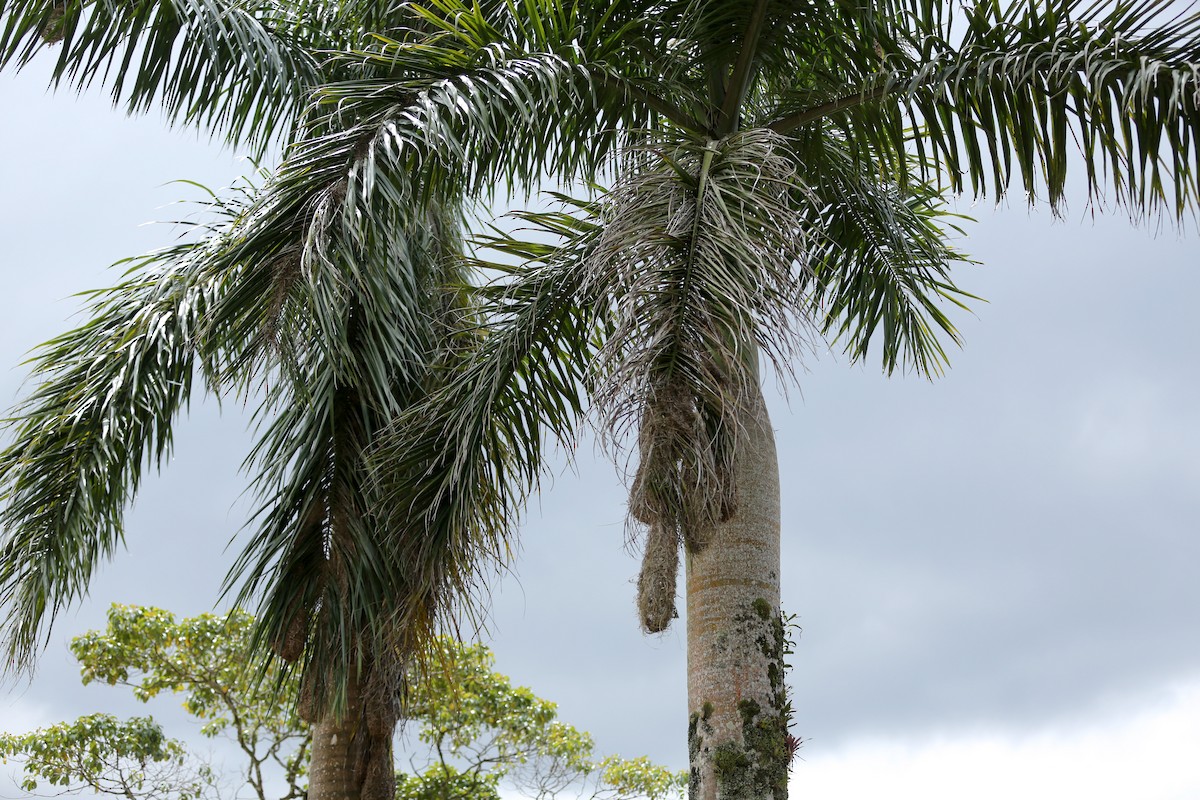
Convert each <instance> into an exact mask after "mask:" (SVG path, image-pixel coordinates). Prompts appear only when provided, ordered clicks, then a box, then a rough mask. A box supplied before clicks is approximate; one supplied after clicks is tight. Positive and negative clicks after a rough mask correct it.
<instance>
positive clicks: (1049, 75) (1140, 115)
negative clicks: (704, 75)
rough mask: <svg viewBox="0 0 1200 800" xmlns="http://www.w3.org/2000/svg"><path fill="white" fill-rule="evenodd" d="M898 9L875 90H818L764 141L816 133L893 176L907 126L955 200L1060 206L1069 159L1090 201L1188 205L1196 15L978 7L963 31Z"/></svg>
mask: <svg viewBox="0 0 1200 800" xmlns="http://www.w3.org/2000/svg"><path fill="white" fill-rule="evenodd" d="M904 10H905V11H906V13H905V14H903V15H902V16H901V17H899V19H900V20H901V22H900V23H898V24H899V25H901V26H907V27H897V26H896V25H894V26H893V29H892V32H891V33H892V38H891V39H889V40H887V41H888V43H887V45H886V48H887V49H885V47H884V46H881V47H880V50H879V54H880V55H879V58H878V60H877V65H878V66H877V69H876V70H875V72H874V73H873V74H872V75H869V76H867V77H865V79H864V80H862V82H860V83H858V84H857V85H844V86H843V88H842V89H840V90H831V87H829V86H826V87H824V94H823V97H822V101H821V102H816V100H817V98H816V97H814V96H813V95H812V93H811V91H809V90H806V89H803V88H799V89H797V90H796V91H793V92H792V93H790V94H789V95H788V96H787V97H785V98H784V100H783V101H782V102H781V104H780V106H779V109H778V115H777V118H776V120H775V121H774V122H773V123H772V127H773V128H774V129H776V130H780V131H789V130H794V129H796V128H797V127H799V126H802V125H806V124H812V123H815V122H817V121H818V120H820V119H825V118H828V119H830V120H831V121H833V122H834V124H836V125H837V126H838V127H839V128H840V129H841V132H842V134H843V135H844V136H845V137H846V139H847V141H849V142H850V143H851V144H853V145H855V146H856V147H857V148H858V149H859V151H860V152H861V153H862V154H863V155H864V156H868V155H874V156H876V157H878V158H880V159H882V160H883V161H884V162H885V164H886V165H887V166H888V168H889V169H890V170H891V172H892V174H893V175H900V174H903V173H904V172H905V171H906V169H907V167H906V166H905V165H904V163H903V162H904V160H905V159H906V158H907V155H906V148H907V146H908V144H909V135H908V130H910V129H911V128H912V127H914V126H916V127H917V128H918V129H919V130H920V132H921V134H922V135H921V136H919V137H918V138H916V139H915V140H913V142H912V143H913V144H915V146H916V147H917V148H918V155H919V156H920V157H921V158H922V160H923V161H924V162H925V163H928V164H929V165H931V166H932V167H933V168H935V169H936V170H938V171H939V172H940V173H941V175H943V176H945V177H947V178H948V179H949V181H950V183H951V188H953V189H954V190H956V191H961V190H963V189H965V188H967V187H970V188H971V189H972V190H973V191H975V192H976V193H982V192H985V191H988V192H991V193H994V194H995V195H996V196H1001V195H1003V194H1004V193H1005V192H1006V191H1007V190H1008V189H1009V186H1010V184H1011V182H1012V181H1013V179H1014V178H1016V179H1018V180H1019V181H1020V183H1021V186H1022V188H1023V189H1024V191H1025V192H1026V194H1027V195H1028V196H1029V197H1030V198H1031V199H1032V198H1033V197H1035V196H1036V195H1037V193H1038V192H1039V191H1040V190H1041V187H1042V186H1043V185H1044V186H1045V189H1046V192H1047V197H1048V199H1049V201H1050V202H1051V203H1052V204H1057V203H1059V202H1060V201H1061V200H1062V199H1063V193H1064V189H1065V181H1066V171H1067V166H1068V163H1069V161H1068V158H1067V152H1068V150H1069V149H1071V148H1076V149H1078V150H1079V152H1080V153H1081V154H1082V156H1083V162H1084V168H1085V170H1086V173H1087V178H1088V190H1089V196H1090V197H1092V198H1095V199H1102V198H1103V197H1104V196H1105V194H1106V192H1111V193H1112V197H1113V198H1114V199H1115V200H1116V201H1117V202H1119V203H1121V204H1124V205H1127V206H1128V207H1129V209H1130V210H1131V211H1132V212H1133V213H1135V214H1142V213H1151V212H1155V211H1160V210H1170V211H1171V212H1172V213H1173V214H1174V215H1176V216H1182V215H1183V214H1184V213H1185V212H1186V209H1187V208H1189V207H1190V205H1191V204H1192V203H1193V202H1194V201H1195V200H1196V199H1197V192H1198V191H1200V183H1198V182H1200V172H1197V169H1196V158H1197V153H1200V147H1198V146H1197V145H1198V144H1200V68H1198V67H1197V58H1198V57H1200V56H1198V54H1200V12H1197V11H1195V10H1193V9H1183V10H1178V11H1176V10H1174V9H1173V8H1172V7H1169V6H1167V5H1165V4H1163V3H1161V2H1157V0H1140V2H1132V3H1119V4H1116V5H1112V4H1109V3H1103V2H1091V0H1087V1H1086V2H1084V1H1083V0H1054V1H1053V2H1049V3H1045V4H1041V3H1032V4H1012V5H1010V6H1001V5H1000V4H998V3H990V2H983V3H979V4H977V5H974V6H971V7H969V8H967V9H966V10H965V11H964V13H963V15H962V18H961V19H960V18H959V17H957V16H956V15H955V14H953V13H950V12H946V11H944V10H943V7H942V4H941V3H939V2H934V0H917V1H916V2H911V3H908V4H907V7H906V8H905V9H904ZM862 47H863V48H864V49H865V47H866V45H865V44H863V45H862ZM930 177H936V176H930Z"/></svg>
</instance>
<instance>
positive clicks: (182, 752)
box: [0, 714, 220, 800]
mask: <svg viewBox="0 0 1200 800" xmlns="http://www.w3.org/2000/svg"><path fill="white" fill-rule="evenodd" d="M9 758H15V759H16V760H17V761H19V762H20V763H21V764H22V766H23V768H24V773H25V777H24V779H23V780H22V781H21V788H22V789H24V790H25V791H27V792H31V793H33V792H37V790H38V789H39V783H38V782H39V781H45V782H46V783H47V784H49V785H50V786H53V787H57V788H58V789H59V790H60V791H63V792H72V793H73V792H80V791H84V790H87V789H91V790H92V791H93V792H95V793H98V794H111V795H117V796H119V797H125V798H129V800H158V799H159V798H161V799H162V800H166V798H177V799H178V800H204V799H205V798H213V800H216V798H218V797H220V795H219V794H218V793H217V792H216V785H215V784H216V780H215V776H214V774H213V773H212V771H211V769H210V768H209V767H208V765H206V764H203V763H199V762H194V761H193V759H191V758H190V757H189V755H188V753H187V750H186V748H185V747H184V745H183V743H182V742H180V741H178V740H176V739H168V738H167V737H166V736H164V735H163V732H162V728H161V727H159V725H158V723H157V722H155V721H154V720H153V719H150V718H149V717H134V718H132V719H128V720H119V719H117V718H116V717H113V716H112V715H110V714H91V715H89V716H86V717H80V718H79V719H77V720H75V721H74V722H62V723H59V724H58V725H51V726H50V727H48V728H40V729H38V730H36V731H33V732H32V733H26V734H11V733H4V734H0V759H2V760H3V761H4V763H7V762H8V759H9Z"/></svg>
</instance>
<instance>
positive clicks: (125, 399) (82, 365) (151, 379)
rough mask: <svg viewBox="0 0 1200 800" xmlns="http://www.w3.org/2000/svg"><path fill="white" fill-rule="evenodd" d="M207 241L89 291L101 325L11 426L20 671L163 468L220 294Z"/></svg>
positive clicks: (8, 513)
mask: <svg viewBox="0 0 1200 800" xmlns="http://www.w3.org/2000/svg"><path fill="white" fill-rule="evenodd" d="M198 248H199V246H198V245H191V244H185V245H179V246H177V247H174V248H171V249H169V250H166V251H162V252H159V253H155V254H152V255H150V256H146V257H144V258H140V259H135V260H134V261H133V262H132V267H131V270H130V273H129V275H130V277H129V278H128V280H126V281H125V282H124V283H121V284H119V285H117V286H115V287H113V288H111V289H107V290H103V291H99V292H93V293H91V294H90V297H91V301H92V305H91V308H90V310H89V312H88V313H89V320H88V321H87V322H86V323H84V324H83V325H81V326H79V327H78V328H75V329H74V330H72V331H69V332H68V333H65V334H63V335H61V336H58V337H56V338H54V339H51V340H50V341H48V342H46V343H45V344H43V345H41V346H40V347H39V348H38V350H37V351H36V353H35V355H34V357H33V358H32V359H31V362H30V363H32V365H33V379H34V380H35V381H37V382H38V385H37V387H36V388H35V389H34V390H33V391H32V393H31V394H30V395H29V396H28V397H27V398H26V399H25V400H24V401H23V402H22V403H21V404H20V405H19V406H18V407H17V408H16V413H15V415H14V416H13V417H10V418H9V419H7V420H5V427H7V428H8V430H9V432H10V435H11V437H12V444H10V445H9V446H8V447H7V449H5V450H4V452H3V453H0V502H2V503H3V510H2V511H0V528H2V529H3V539H2V544H0V608H2V609H4V611H5V617H6V618H7V619H8V620H9V622H8V630H7V632H6V633H7V651H8V656H9V658H10V660H11V663H13V664H15V665H22V666H24V665H29V664H30V663H31V661H32V658H33V656H34V654H35V653H36V651H37V649H38V647H39V646H40V644H41V637H42V636H43V634H44V633H45V631H46V629H47V628H48V626H49V625H50V624H51V623H52V621H53V619H54V617H55V615H56V614H57V613H58V611H59V610H61V609H62V608H63V607H64V606H66V605H68V604H70V603H71V602H73V601H75V600H78V599H79V598H80V597H82V596H83V595H84V594H85V593H86V590H87V584H88V580H89V579H90V578H91V575H92V573H93V571H94V570H95V569H96V567H97V566H98V565H99V563H100V562H101V561H103V560H104V559H106V558H108V557H109V556H110V555H111V554H112V553H113V550H114V549H115V548H116V546H117V545H118V544H119V543H120V541H121V537H122V530H123V528H122V519H123V515H124V510H125V507H126V506H127V505H128V504H129V502H130V501H131V500H132V498H133V496H134V495H135V494H136V492H137V489H138V485H139V483H140V482H141V477H142V473H143V470H144V469H145V468H146V466H148V465H151V464H153V465H156V466H161V464H162V462H163V460H164V459H165V458H166V457H167V456H168V454H169V452H170V448H171V423H172V420H173V419H174V417H175V415H176V413H178V411H179V410H180V408H181V407H182V406H183V405H184V404H185V403H186V402H187V400H188V398H189V396H190V395H191V391H192V380H193V366H194V362H195V356H194V352H193V337H194V336H195V334H196V331H197V329H198V327H199V321H200V319H201V318H202V317H203V315H204V313H205V310H206V309H207V307H208V306H209V305H210V304H211V302H212V298H213V295H214V292H215V291H216V285H215V283H214V282H213V281H212V280H207V279H204V278H200V277H197V276H196V275H195V274H194V273H193V272H192V271H191V270H190V269H189V262H190V261H191V260H192V259H193V258H194V256H195V254H196V252H197V250H198Z"/></svg>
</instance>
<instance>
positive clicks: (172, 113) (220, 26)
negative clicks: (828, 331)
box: [0, 0, 357, 151]
mask: <svg viewBox="0 0 1200 800" xmlns="http://www.w3.org/2000/svg"><path fill="white" fill-rule="evenodd" d="M333 8H334V7H333V6H328V5H326V4H318V3H280V2H274V0H250V1H248V2H243V1H242V0H129V2H124V0H2V2H0V67H4V66H9V65H11V66H15V67H17V68H20V67H21V66H23V65H24V64H26V63H27V62H28V61H29V60H30V59H32V58H33V57H34V56H35V55H37V54H38V53H39V52H40V51H42V50H45V49H47V48H57V49H58V56H57V59H56V60H55V62H54V67H53V73H52V74H53V80H54V82H55V83H56V84H60V83H65V84H67V85H70V86H72V87H73V88H76V89H83V88H86V87H89V86H91V85H92V84H101V85H104V86H106V87H107V88H108V90H109V91H110V92H111V94H112V96H113V100H114V102H116V103H119V104H123V105H124V106H125V108H126V109H127V110H128V111H129V112H131V113H142V112H147V111H150V110H152V109H158V108H161V109H163V110H164V111H165V113H166V115H167V117H168V118H169V119H171V120H172V121H175V122H180V123H183V124H187V125H195V126H197V127H199V128H201V129H202V130H205V131H208V132H210V133H213V134H217V135H221V136H224V137H225V138H226V139H228V140H229V141H232V142H246V143H249V144H251V145H253V146H254V147H256V148H257V149H259V150H260V151H261V150H262V149H263V148H265V147H266V145H267V144H268V143H269V142H270V141H272V140H273V139H275V138H276V137H278V136H279V135H280V134H281V133H283V132H284V127H285V125H286V123H287V122H288V120H289V119H290V118H291V117H292V116H293V115H294V114H295V113H296V112H297V111H298V110H299V108H300V106H301V105H302V103H303V100H304V98H305V97H306V96H307V93H308V91H310V90H311V89H312V88H313V87H314V86H315V85H316V84H317V83H318V82H319V81H320V80H321V79H322V76H323V75H324V74H325V70H324V68H323V67H322V66H321V63H320V61H319V56H318V52H319V51H320V50H323V49H327V48H334V47H344V46H347V45H349V44H350V40H351V39H352V38H353V36H354V35H355V33H356V31H357V29H356V28H354V27H352V23H351V20H349V19H347V18H344V17H341V16H339V15H337V14H336V13H334V12H332V11H331V9H333Z"/></svg>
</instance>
